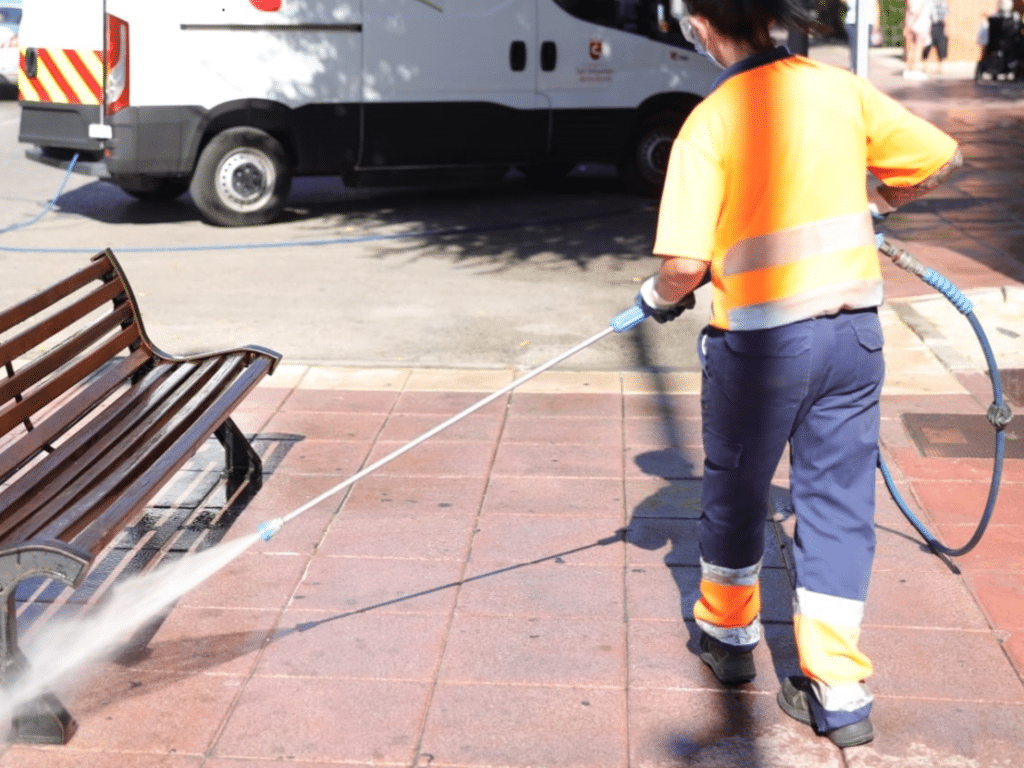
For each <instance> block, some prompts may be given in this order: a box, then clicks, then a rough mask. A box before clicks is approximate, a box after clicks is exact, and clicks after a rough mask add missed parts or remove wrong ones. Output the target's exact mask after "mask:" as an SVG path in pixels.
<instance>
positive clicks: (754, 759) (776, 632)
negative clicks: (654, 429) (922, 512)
mask: <svg viewBox="0 0 1024 768" xmlns="http://www.w3.org/2000/svg"><path fill="white" fill-rule="evenodd" d="M684 451H685V449H684V450H683V451H680V450H678V449H674V448H666V449H659V450H653V451H649V452H646V453H643V454H639V455H638V456H637V457H636V459H635V461H636V464H637V466H638V467H639V468H640V469H641V470H642V471H643V472H644V473H645V474H648V475H653V476H657V477H661V478H662V479H663V480H664V481H665V485H664V486H662V487H661V488H659V489H658V490H657V491H655V492H654V493H653V494H651V495H649V496H647V497H646V498H644V499H643V500H642V501H640V502H639V503H638V504H637V505H636V506H635V508H634V509H633V512H632V517H631V519H630V521H629V525H628V527H627V529H626V534H625V539H626V542H627V543H628V544H630V545H632V546H633V547H635V548H636V550H632V551H631V552H630V554H629V555H628V557H629V560H628V563H629V571H630V572H629V578H630V579H631V580H632V581H633V583H634V584H635V585H636V587H637V589H636V592H638V593H640V592H643V591H646V592H647V593H648V594H646V595H644V597H643V599H640V596H639V595H637V599H636V600H635V601H634V602H633V603H632V604H633V605H635V606H639V607H638V609H637V610H636V611H635V612H634V611H632V610H631V614H630V619H631V620H638V621H640V620H644V619H649V620H656V621H659V623H661V624H662V625H663V626H664V623H665V622H671V621H672V620H681V623H680V625H679V631H678V633H675V636H676V637H678V638H679V645H678V647H675V646H674V644H673V646H674V647H673V649H672V650H670V651H668V654H671V653H675V654H676V658H675V659H671V660H668V661H661V662H658V665H659V667H660V671H662V672H664V673H666V674H668V675H675V676H676V679H665V680H662V681H660V682H659V683H658V684H659V685H663V686H665V687H669V688H673V687H678V688H679V689H681V690H685V689H690V690H691V691H694V693H692V694H690V695H693V696H696V695H699V696H701V697H702V698H707V701H706V702H705V704H706V707H705V708H704V710H703V711H704V712H705V714H706V717H705V718H703V719H702V722H700V723H687V724H686V727H684V728H680V729H678V730H677V731H676V732H675V733H674V734H672V735H671V736H669V737H667V739H666V742H665V743H664V744H663V745H662V749H664V750H666V752H667V753H669V754H670V755H671V756H672V758H673V759H675V760H678V761H680V762H681V763H682V764H690V763H691V761H696V762H697V764H701V763H700V761H701V760H703V759H704V758H705V757H710V756H711V755H717V754H718V750H720V748H723V747H724V746H725V745H726V744H729V745H731V746H730V751H731V754H730V757H729V760H728V761H727V764H729V765H742V766H751V767H752V768H753V767H755V766H759V765H760V764H761V763H760V757H759V753H758V747H757V744H756V742H757V741H759V740H760V739H761V738H768V737H769V735H770V733H771V730H770V729H771V728H772V727H773V725H774V724H775V723H777V722H779V721H780V720H782V721H784V718H785V716H784V715H782V714H781V713H780V712H778V711H777V707H776V705H775V699H774V693H775V691H777V690H778V686H779V681H780V680H782V679H783V678H784V677H787V676H789V675H795V674H798V673H799V663H798V661H797V656H796V646H795V643H794V639H793V629H792V585H791V582H790V578H789V575H788V573H787V569H786V567H785V559H786V553H785V552H784V551H783V550H782V547H784V546H789V544H790V542H789V541H788V536H785V534H783V537H784V538H779V537H777V535H776V530H775V528H774V525H773V522H772V521H771V520H769V523H768V525H767V527H766V532H765V535H766V540H765V556H764V564H763V567H762V571H761V583H762V600H763V602H762V613H761V619H762V624H763V628H764V638H763V641H762V643H761V645H760V647H759V648H758V649H757V651H755V659H756V661H757V665H758V676H757V677H756V678H755V680H754V681H753V682H752V683H749V684H744V685H739V686H723V685H721V684H720V683H718V681H717V680H716V679H715V677H714V675H713V673H712V672H711V670H710V669H709V668H707V667H706V666H705V665H704V664H703V663H702V662H701V661H699V649H698V645H697V642H698V639H699V637H700V629H699V628H698V627H697V625H696V623H695V622H694V619H693V606H694V604H695V603H696V602H697V600H698V599H699V597H700V594H699V584H700V547H699V540H698V525H699V521H700V517H701V482H702V481H701V477H700V474H699V473H700V471H701V470H700V468H698V467H696V466H695V465H694V463H693V461H690V460H689V459H687V458H686V456H685V454H684ZM770 500H771V503H770V504H769V505H768V509H767V510H766V514H770V515H772V516H773V517H775V518H778V519H780V520H781V519H784V518H789V517H791V515H792V508H791V506H790V505H789V504H787V501H788V493H787V492H786V491H785V490H784V489H782V488H778V487H773V488H772V489H771V496H770ZM662 566H667V568H668V571H669V573H670V574H671V577H672V580H673V582H674V584H675V588H676V591H675V592H674V593H673V595H672V604H671V605H670V604H669V602H668V601H666V600H665V597H664V596H665V589H664V580H663V577H662V576H661V575H659V574H658V573H657V570H658V569H660V568H661V567H662ZM652 593H656V594H652ZM663 637H664V635H663ZM684 644H685V645H684ZM687 651H688V652H689V654H692V656H691V657H690V660H686V659H685V658H680V657H683V656H686V655H687V653H686V652H687ZM658 653H659V654H662V655H667V654H666V651H665V649H658ZM638 663H639V664H641V665H643V664H644V662H643V661H642V660H641V661H639V662H638ZM698 692H699V693H698ZM764 693H770V694H772V695H770V696H765V695H763V694H764ZM751 694H755V695H751ZM757 694H762V695H757ZM682 695H685V694H681V696H682ZM702 706H704V705H702ZM680 724H681V723H680ZM690 726H692V729H691V728H690ZM720 756H721V755H719V757H720Z"/></svg>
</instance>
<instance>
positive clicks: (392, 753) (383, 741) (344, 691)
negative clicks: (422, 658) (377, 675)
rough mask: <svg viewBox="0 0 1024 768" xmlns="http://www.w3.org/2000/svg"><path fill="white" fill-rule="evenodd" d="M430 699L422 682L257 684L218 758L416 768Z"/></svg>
mask: <svg viewBox="0 0 1024 768" xmlns="http://www.w3.org/2000/svg"><path fill="white" fill-rule="evenodd" d="M429 692H430V686H429V685H428V684H427V683H421V682H404V681H396V680H352V679H344V680H338V679H329V678H300V677H256V678H253V679H252V680H250V681H249V683H248V685H246V687H245V690H244V691H243V692H242V694H241V696H240V697H239V700H238V703H237V704H236V706H235V708H234V711H233V712H232V713H231V717H230V718H229V719H228V722H227V724H226V725H225V727H224V731H223V733H222V734H221V735H220V737H219V738H218V739H217V743H216V746H215V747H214V749H213V750H212V755H213V756H216V757H223V758H226V757H238V758H252V759H264V760H266V759H272V760H287V761H293V760H295V761H304V760H305V761H315V760H329V761H332V762H335V763H350V764H356V765H371V764H377V765H380V764H391V765H410V764H412V763H413V762H414V761H415V754H416V744H417V742H418V739H419V733H420V726H421V722H422V719H423V712H424V709H425V708H426V703H427V700H428V696H429ZM299 702H301V706H297V703H299Z"/></svg>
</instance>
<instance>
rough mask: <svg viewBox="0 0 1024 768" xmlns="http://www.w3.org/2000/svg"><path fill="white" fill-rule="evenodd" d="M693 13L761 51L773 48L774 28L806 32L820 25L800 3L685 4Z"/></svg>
mask: <svg viewBox="0 0 1024 768" xmlns="http://www.w3.org/2000/svg"><path fill="white" fill-rule="evenodd" d="M686 5H687V7H688V8H689V9H690V13H691V14H694V15H696V16H703V17H704V18H705V19H707V20H708V21H710V22H711V24H712V26H714V27H715V29H717V30H718V31H719V32H721V33H722V34H724V35H726V36H727V37H731V38H733V39H734V40H742V41H744V42H747V43H751V44H753V45H754V46H755V47H758V48H762V47H765V46H767V45H770V44H771V36H770V34H769V30H770V29H771V26H772V24H777V25H778V26H780V27H783V28H785V29H793V30H800V31H803V32H808V33H810V32H818V31H821V25H820V24H819V23H818V22H817V21H816V20H815V19H814V18H813V17H812V16H811V15H810V13H809V12H808V11H807V9H806V8H804V6H803V3H802V2H800V0H686Z"/></svg>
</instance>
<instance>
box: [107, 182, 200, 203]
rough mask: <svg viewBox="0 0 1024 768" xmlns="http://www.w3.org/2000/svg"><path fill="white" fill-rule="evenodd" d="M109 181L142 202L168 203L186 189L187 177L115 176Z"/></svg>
mask: <svg viewBox="0 0 1024 768" xmlns="http://www.w3.org/2000/svg"><path fill="white" fill-rule="evenodd" d="M111 182H113V183H114V184H115V185H117V186H118V187H120V188H121V190H122V191H123V192H127V193H128V194H129V195H131V196H132V197H134V198H135V199H136V200H141V201H142V202H144V203H169V202H171V200H174V199H176V198H178V197H180V196H181V195H183V194H185V191H186V190H187V189H188V179H182V178H177V177H173V176H115V177H113V178H112V179H111Z"/></svg>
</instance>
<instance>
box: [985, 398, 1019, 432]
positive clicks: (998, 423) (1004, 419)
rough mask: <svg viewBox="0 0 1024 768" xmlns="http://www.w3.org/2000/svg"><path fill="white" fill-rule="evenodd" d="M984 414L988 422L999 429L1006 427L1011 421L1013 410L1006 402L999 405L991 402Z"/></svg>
mask: <svg viewBox="0 0 1024 768" xmlns="http://www.w3.org/2000/svg"><path fill="white" fill-rule="evenodd" d="M985 415H986V416H987V417H988V421H989V424H991V425H992V426H993V427H995V428H996V429H997V430H1000V431H1002V430H1003V429H1006V425H1007V424H1009V423H1010V422H1011V421H1013V411H1012V410H1011V409H1010V406H1009V404H1008V403H1002V404H999V405H997V404H996V403H992V405H990V406H989V407H988V413H986V414H985Z"/></svg>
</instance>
